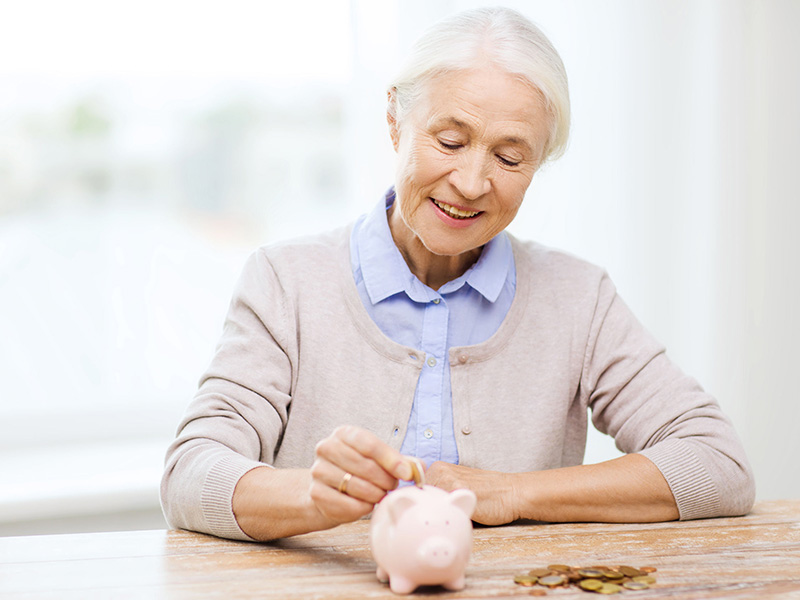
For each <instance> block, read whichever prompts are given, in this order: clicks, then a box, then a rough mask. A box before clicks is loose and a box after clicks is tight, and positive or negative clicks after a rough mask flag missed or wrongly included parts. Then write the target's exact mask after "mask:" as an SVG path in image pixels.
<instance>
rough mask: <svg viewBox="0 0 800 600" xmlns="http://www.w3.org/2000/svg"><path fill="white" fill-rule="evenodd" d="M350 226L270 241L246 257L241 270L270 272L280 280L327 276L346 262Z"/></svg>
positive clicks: (348, 249) (261, 272)
mask: <svg viewBox="0 0 800 600" xmlns="http://www.w3.org/2000/svg"><path fill="white" fill-rule="evenodd" d="M351 230H352V225H346V226H344V227H339V228H337V229H334V230H331V231H328V232H325V233H320V234H315V235H309V236H303V237H298V238H293V239H289V240H282V241H278V242H272V243H269V244H265V245H263V246H261V247H259V248H258V249H257V250H256V251H255V252H253V253H252V254H251V255H250V258H249V259H248V261H247V264H246V266H245V270H250V271H252V272H255V273H260V274H262V275H263V274H264V272H265V271H268V272H272V273H273V274H274V275H275V276H278V277H279V278H281V279H294V278H303V279H309V278H311V279H313V277H314V275H315V274H318V273H319V274H322V275H325V276H327V277H331V276H332V275H334V274H335V273H334V272H333V271H331V269H332V268H333V267H334V266H335V265H338V264H341V262H342V261H343V260H344V261H347V260H348V259H349V251H350V231H351Z"/></svg>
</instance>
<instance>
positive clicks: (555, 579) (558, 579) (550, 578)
mask: <svg viewBox="0 0 800 600" xmlns="http://www.w3.org/2000/svg"><path fill="white" fill-rule="evenodd" d="M563 583H564V578H563V577H562V576H561V575H547V576H546V577H540V578H539V585H546V586H547V587H556V586H559V585H562V584H563Z"/></svg>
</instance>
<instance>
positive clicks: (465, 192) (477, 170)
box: [449, 149, 491, 200]
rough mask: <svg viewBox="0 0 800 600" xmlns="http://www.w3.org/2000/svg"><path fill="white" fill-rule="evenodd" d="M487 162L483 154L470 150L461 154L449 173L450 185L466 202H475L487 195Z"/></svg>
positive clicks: (488, 184) (489, 185) (489, 184)
mask: <svg viewBox="0 0 800 600" xmlns="http://www.w3.org/2000/svg"><path fill="white" fill-rule="evenodd" d="M488 169H489V166H488V161H487V160H486V157H485V155H484V153H483V152H481V151H480V150H478V149H474V150H472V149H470V150H467V151H465V152H462V153H461V155H460V156H459V160H458V162H457V164H456V165H455V167H454V168H453V170H452V171H450V177H449V179H450V184H451V185H452V186H453V187H455V188H456V189H457V190H458V192H459V193H460V194H461V196H463V197H464V198H465V199H467V200H475V199H477V198H480V197H481V196H483V195H484V194H488V193H489V189H490V187H491V182H490V181H489V176H488Z"/></svg>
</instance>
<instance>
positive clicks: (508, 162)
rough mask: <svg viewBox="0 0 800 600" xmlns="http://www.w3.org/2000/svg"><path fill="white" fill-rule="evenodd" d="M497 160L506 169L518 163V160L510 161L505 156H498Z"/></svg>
mask: <svg viewBox="0 0 800 600" xmlns="http://www.w3.org/2000/svg"><path fill="white" fill-rule="evenodd" d="M497 159H498V160H499V161H500V162H501V163H503V164H504V165H505V166H507V167H516V166H517V165H518V164H519V163H520V161H518V160H511V159H509V158H506V157H505V156H500V155H499V154H498V155H497Z"/></svg>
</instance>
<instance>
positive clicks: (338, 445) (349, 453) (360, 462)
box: [316, 438, 398, 492]
mask: <svg viewBox="0 0 800 600" xmlns="http://www.w3.org/2000/svg"><path fill="white" fill-rule="evenodd" d="M316 455H317V460H319V461H321V462H326V463H329V464H330V465H332V466H333V468H334V469H335V471H334V472H330V471H328V472H327V473H328V476H329V477H336V476H337V475H338V476H339V477H340V478H341V476H342V475H343V474H344V473H352V474H353V475H355V476H357V477H360V478H361V479H364V480H365V481H368V482H370V483H372V484H374V485H376V486H377V487H379V488H381V489H382V490H383V491H384V492H386V491H389V490H392V489H394V488H396V487H397V483H398V482H397V479H395V478H394V477H392V476H391V475H390V474H389V473H387V472H386V471H384V470H383V468H382V467H381V466H380V465H378V463H376V462H375V461H374V460H372V459H371V458H368V457H366V456H363V455H362V454H360V453H359V452H358V451H357V450H355V449H354V448H353V447H351V446H349V445H348V444H347V443H345V442H344V441H342V440H340V439H337V438H329V439H327V440H325V441H323V442H320V443H319V444H318V445H317V448H316ZM329 483H330V482H329ZM338 485H339V484H338V481H337V482H336V485H333V486H332V487H337V486H338Z"/></svg>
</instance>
